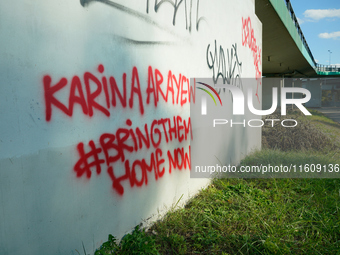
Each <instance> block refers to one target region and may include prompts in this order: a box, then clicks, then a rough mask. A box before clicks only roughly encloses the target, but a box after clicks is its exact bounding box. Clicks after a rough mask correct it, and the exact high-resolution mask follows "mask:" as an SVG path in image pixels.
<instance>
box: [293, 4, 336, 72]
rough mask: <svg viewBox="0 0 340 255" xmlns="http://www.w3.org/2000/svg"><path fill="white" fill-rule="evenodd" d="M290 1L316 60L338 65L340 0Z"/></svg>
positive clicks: (320, 62)
mask: <svg viewBox="0 0 340 255" xmlns="http://www.w3.org/2000/svg"><path fill="white" fill-rule="evenodd" d="M290 2H291V4H292V6H293V10H294V12H295V16H296V17H297V18H298V21H299V24H300V27H301V29H302V32H303V34H304V36H305V38H306V41H307V43H308V46H309V48H310V50H311V52H312V54H313V56H314V59H315V60H316V62H317V63H319V64H323V65H329V64H331V65H335V64H336V65H339V66H340V0H290ZM330 52H331V53H330Z"/></svg>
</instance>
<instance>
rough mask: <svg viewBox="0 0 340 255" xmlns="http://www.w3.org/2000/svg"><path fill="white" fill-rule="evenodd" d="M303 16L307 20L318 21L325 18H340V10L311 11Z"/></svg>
mask: <svg viewBox="0 0 340 255" xmlns="http://www.w3.org/2000/svg"><path fill="white" fill-rule="evenodd" d="M303 15H304V16H305V18H307V19H312V20H314V21H318V20H320V19H324V18H340V9H323V10H321V9H310V10H306V11H305V12H304V13H303Z"/></svg>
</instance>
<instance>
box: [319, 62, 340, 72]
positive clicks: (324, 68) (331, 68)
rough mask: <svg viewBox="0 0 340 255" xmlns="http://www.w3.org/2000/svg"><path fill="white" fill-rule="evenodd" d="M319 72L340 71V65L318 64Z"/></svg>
mask: <svg viewBox="0 0 340 255" xmlns="http://www.w3.org/2000/svg"><path fill="white" fill-rule="evenodd" d="M316 71H317V72H338V73H340V66H338V65H320V64H317V65H316Z"/></svg>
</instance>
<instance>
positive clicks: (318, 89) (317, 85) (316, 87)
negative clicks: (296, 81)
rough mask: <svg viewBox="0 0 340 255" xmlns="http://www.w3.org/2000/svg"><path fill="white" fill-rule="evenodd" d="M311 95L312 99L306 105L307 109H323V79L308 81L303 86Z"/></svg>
mask: <svg viewBox="0 0 340 255" xmlns="http://www.w3.org/2000/svg"><path fill="white" fill-rule="evenodd" d="M302 87H303V88H306V89H308V90H309V91H310V93H311V99H310V100H309V101H308V102H307V103H306V104H305V106H306V107H316V108H319V107H321V99H322V80H321V79H307V80H306V81H305V82H304V83H303V84H302Z"/></svg>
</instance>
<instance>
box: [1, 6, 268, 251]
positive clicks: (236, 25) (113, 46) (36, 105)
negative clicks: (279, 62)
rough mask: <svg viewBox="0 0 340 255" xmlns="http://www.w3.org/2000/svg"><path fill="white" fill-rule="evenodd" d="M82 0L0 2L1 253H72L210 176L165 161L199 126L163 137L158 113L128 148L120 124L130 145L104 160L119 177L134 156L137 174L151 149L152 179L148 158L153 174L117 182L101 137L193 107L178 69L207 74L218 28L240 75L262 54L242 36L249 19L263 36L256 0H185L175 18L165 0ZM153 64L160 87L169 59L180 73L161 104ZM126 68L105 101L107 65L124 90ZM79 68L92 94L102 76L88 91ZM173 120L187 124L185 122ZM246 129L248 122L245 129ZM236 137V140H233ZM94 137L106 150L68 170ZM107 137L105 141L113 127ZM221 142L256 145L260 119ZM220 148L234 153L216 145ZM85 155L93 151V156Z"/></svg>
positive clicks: (246, 147) (151, 213) (249, 72)
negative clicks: (144, 140)
mask: <svg viewBox="0 0 340 255" xmlns="http://www.w3.org/2000/svg"><path fill="white" fill-rule="evenodd" d="M85 2H86V1H83V0H82V1H78V0H71V1H70V0H59V1H51V0H35V1H29V0H18V1H15V2H10V1H9V2H8V1H7V2H4V1H2V2H0V38H1V41H0V42H1V43H0V45H1V47H0V59H1V60H0V77H1V81H0V130H1V133H0V208H1V209H0V254H4V255H7V254H16V255H20V254H78V253H77V252H76V250H78V251H80V250H82V242H83V243H84V245H85V248H86V250H87V252H88V253H90V252H93V251H94V250H95V249H96V248H98V247H99V246H100V245H101V243H102V242H104V241H106V240H107V236H108V234H109V233H111V234H113V235H116V236H118V237H121V236H123V235H124V234H125V233H126V232H128V231H130V230H131V229H132V228H133V227H134V226H135V225H137V224H139V223H140V222H142V221H144V220H146V219H149V218H150V217H152V218H150V219H149V220H153V219H155V218H156V217H157V216H158V215H161V214H163V213H164V212H165V211H166V209H167V208H169V207H170V206H172V205H173V204H174V203H176V202H177V201H178V199H179V198H180V197H181V196H182V195H183V197H182V199H181V203H180V204H183V203H184V202H185V201H186V200H187V199H188V198H189V197H190V196H192V195H193V194H195V193H196V192H197V191H198V190H199V189H200V188H202V187H204V186H205V185H207V184H208V182H209V180H208V179H192V178H189V177H190V170H189V167H188V166H187V167H186V169H182V170H179V169H178V168H177V169H172V172H171V173H169V160H168V154H167V152H168V151H170V153H172V154H173V151H174V149H177V148H178V149H180V150H181V149H183V151H185V152H186V153H189V145H190V142H194V141H197V142H200V138H199V137H198V136H197V137H196V136H195V133H193V140H192V141H190V135H189V136H188V137H187V139H184V140H181V139H178V137H177V138H175V137H173V139H172V140H170V138H169V137H168V139H169V140H168V142H167V141H166V137H165V133H167V132H168V131H169V130H168V127H167V126H166V127H165V130H166V132H165V133H164V132H163V126H162V124H161V123H158V125H157V126H155V127H157V128H160V129H161V130H162V132H161V136H162V138H161V142H160V144H159V145H155V146H153V145H152V143H151V145H150V147H149V148H146V146H145V145H143V148H141V149H140V148H139V147H138V146H137V147H136V148H134V145H135V143H136V142H135V140H134V137H133V135H132V134H131V133H128V136H129V137H128V139H127V141H124V138H123V136H122V137H121V140H122V144H120V148H122V147H123V146H124V144H125V145H126V146H132V147H133V151H132V152H128V151H125V159H124V160H123V161H118V162H114V163H112V162H111V163H110V162H109V166H110V167H113V171H114V173H115V175H116V177H117V178H119V177H121V176H124V173H125V167H124V164H125V163H126V161H127V160H128V161H129V163H130V165H131V164H132V162H137V167H136V172H137V173H136V180H137V181H140V180H141V177H142V176H141V174H140V173H141V171H140V167H139V166H138V162H141V161H142V160H143V159H145V161H146V163H147V164H150V159H151V158H152V157H153V156H152V155H154V158H155V160H156V157H155V155H157V156H158V158H159V160H158V162H159V163H160V175H161V174H162V169H163V168H164V175H162V176H160V175H158V178H157V180H155V179H156V177H155V173H154V170H152V172H148V173H147V176H148V181H147V182H146V180H145V179H144V181H143V182H142V183H141V186H140V187H137V185H134V184H133V181H132V182H130V181H129V179H126V180H123V181H121V184H122V188H121V189H120V194H119V192H118V190H119V189H118V188H117V187H116V186H115V187H113V181H112V179H111V178H110V176H109V174H108V165H107V164H106V163H107V162H106V161H105V153H104V149H103V146H102V145H101V144H100V138H101V137H102V139H103V138H104V136H103V134H111V138H112V139H113V136H112V135H117V131H118V130H122V129H128V130H130V129H133V130H134V131H135V130H136V128H137V127H138V128H139V129H140V130H142V131H143V133H144V126H145V125H147V126H148V130H149V132H151V131H150V129H151V126H152V123H153V121H154V120H156V121H161V120H162V119H165V118H170V119H171V120H172V118H173V116H180V117H181V119H182V120H186V122H187V121H188V118H189V117H190V105H189V102H188V100H189V98H188V93H186V92H185V90H187V88H188V87H187V86H188V82H187V79H183V78H182V81H183V89H182V88H181V86H180V92H179V101H178V102H179V103H176V102H177V95H178V89H177V87H176V84H175V82H176V81H175V80H178V79H179V76H180V75H181V77H183V76H185V77H186V78H188V79H189V78H193V77H203V78H205V77H208V78H209V77H212V76H213V72H212V70H211V69H210V68H209V67H208V64H207V60H206V52H207V46H208V45H209V44H210V45H211V46H213V45H214V42H215V40H216V42H217V45H218V46H217V47H219V46H222V47H223V49H224V50H225V51H226V50H227V49H229V50H230V49H231V48H232V46H233V45H237V54H238V58H239V60H240V61H241V62H242V70H241V71H240V73H239V75H240V76H241V77H243V78H249V77H255V76H256V67H257V71H259V70H260V71H261V70H262V65H261V63H257V64H256V63H255V62H256V61H255V60H256V59H258V53H254V51H252V49H251V48H249V45H248V44H245V45H243V44H242V40H244V38H243V39H242V33H244V34H243V37H244V36H245V35H246V32H247V31H250V32H251V30H252V29H254V31H255V32H254V38H256V40H257V41H256V45H257V46H259V49H261V47H262V41H261V37H262V36H261V31H262V29H261V24H260V22H259V21H258V19H257V17H256V16H255V14H254V1H253V0H242V1H213V2H212V1H207V0H204V1H203V0H201V1H199V6H198V1H195V0H193V1H189V0H187V1H183V2H181V4H180V5H179V6H178V8H177V12H176V15H175V22H174V24H173V17H174V10H175V8H174V7H172V5H171V4H170V3H169V2H165V3H163V4H161V6H159V8H158V9H157V11H155V9H154V4H155V1H137V0H134V1H122V0H120V1H118V0H115V1H113V0H112V1H109V0H108V1H88V2H89V4H86V3H85ZM148 2H149V9H148V12H147V3H148ZM174 2H176V1H174ZM191 3H192V5H191ZM190 10H191V11H190ZM197 10H198V12H197ZM197 13H198V14H197ZM248 17H249V18H250V20H251V26H250V25H249V29H248V30H247V29H243V27H242V18H244V19H247V18H248ZM197 20H199V22H198V26H197ZM259 59H260V58H259ZM254 63H255V64H254ZM100 65H102V66H103V67H104V71H103V72H102V73H100V72H99V70H98V67H99V66H100ZM149 67H151V68H152V74H153V76H151V77H153V78H154V79H160V76H159V75H158V76H157V77H155V69H158V70H159V73H160V74H161V75H162V76H163V81H162V83H160V88H161V90H162V91H163V92H164V93H165V94H166V90H167V83H168V77H169V71H171V74H173V75H174V77H175V78H176V79H175V78H174V77H172V76H170V77H172V79H170V80H169V81H170V83H171V81H172V83H173V86H174V94H175V100H174V101H175V103H174V104H173V103H172V97H171V96H170V95H171V92H169V95H168V96H169V97H168V100H167V101H166V100H164V99H163V97H162V95H161V94H159V98H158V102H157V107H156V106H155V104H154V103H155V101H154V94H153V93H150V101H149V102H148V100H147V98H148V93H147V88H148V79H150V77H149V76H148V70H149V69H148V68H149ZM99 69H100V68H99ZM133 70H136V71H137V72H138V81H139V83H140V88H138V87H137V76H135V77H134V79H132V78H133V77H132V76H133V75H132V74H133ZM124 73H125V74H126V90H127V106H126V107H125V108H124V107H122V105H121V103H120V101H117V105H116V106H115V107H114V106H113V104H112V101H111V100H112V95H111V89H110V85H109V86H108V91H109V92H110V96H109V97H110V98H109V105H110V107H108V106H107V105H106V98H107V96H106V94H105V90H104V88H105V85H104V82H103V77H106V79H107V82H108V84H110V77H114V78H115V80H116V82H117V86H118V87H119V89H120V90H121V91H122V89H123V80H124V79H123V75H124ZM91 74H92V76H91ZM135 75H136V73H135ZM257 75H258V74H257ZM77 77H79V81H80V82H79V83H77V81H78V80H77ZM86 77H92V78H91V81H90V82H89V84H88V88H89V89H90V93H91V94H95V91H96V90H97V89H98V88H101V90H102V91H101V92H100V93H98V94H99V95H98V96H95V95H94V96H93V97H95V99H93V100H92V99H91V96H90V97H89V98H88V93H87V91H86V84H85V83H86V82H85V80H86ZM93 77H96V78H97V79H98V82H99V84H96V83H95V81H94V80H96V78H93ZM49 78H50V82H51V83H49V81H48V79H49ZM63 78H66V80H67V81H66V80H65V79H63ZM72 80H73V84H74V88H76V92H75V93H74V94H73V98H77V99H75V101H76V103H75V104H74V107H73V113H72V116H69V115H71V113H70V107H69V100H70V97H71V96H70V94H72V93H71V84H72ZM104 80H105V79H104ZM132 80H133V81H134V84H135V85H134V87H133V91H134V92H133V93H131V90H132V83H133V82H132ZM155 83H156V81H155ZM58 84H59V85H58ZM77 84H78V85H77ZM151 84H152V83H151ZM64 85H65V86H64ZM191 85H192V84H191ZM44 86H45V87H44ZM53 86H56V87H53ZM58 86H60V87H58ZM63 86H64V87H63ZM49 87H50V88H51V89H52V90H49ZM150 87H151V85H150ZM80 88H81V91H83V93H84V97H83V98H84V100H85V102H84V103H83V104H84V109H83V108H82V107H81V105H80V104H79V102H81V101H82V100H83V99H82V97H81V93H80V92H79V90H80ZM53 89H54V91H53ZM261 90H262V88H261V85H260V87H259V92H258V99H259V101H261V100H262V94H261ZM53 92H55V93H53ZM139 92H140V93H139ZM131 95H132V96H131ZM197 95H198V94H197ZM139 96H140V98H139ZM181 97H182V100H183V104H182V105H181V103H180V102H181ZM71 98H72V97H71ZM131 98H132V99H131ZM185 99H187V101H186V102H185V103H184V101H185ZM77 100H78V101H77ZM117 100H118V99H117ZM156 100H157V98H156ZM191 100H192V99H191ZM71 101H72V100H71ZM89 101H93V102H92V105H93V114H92V116H89V115H90V114H89V111H90V110H89V109H90V108H91V107H89ZM58 102H60V103H58ZM77 102H78V103H77ZM58 104H59V106H60V107H59V108H63V107H64V108H65V109H66V110H65V112H64V111H62V110H61V109H59V108H58V107H57V105H58ZM49 105H51V114H50V115H49V113H48V111H49V110H48V107H49ZM259 105H260V103H258V105H257V106H255V107H260V106H259ZM141 106H142V107H143V111H142V110H141ZM71 108H72V107H71ZM98 108H100V109H98ZM67 113H68V114H67ZM230 117H232V116H230ZM128 119H130V120H131V121H132V125H131V127H129V126H128V125H127V123H126V122H127V120H128ZM179 124H180V125H181V121H180V119H179ZM165 125H166V124H165ZM172 125H173V123H172ZM193 128H195V127H193ZM154 131H155V130H154ZM177 131H178V129H177ZM128 132H130V131H128ZM156 132H157V130H156ZM178 132H179V133H178V134H179V135H181V134H184V133H183V129H179V131H178ZM252 132H253V133H252ZM244 133H247V134H248V135H247V136H246V139H245V137H244V136H243V134H244ZM167 134H169V133H167ZM228 137H229V138H228ZM231 137H232V139H233V141H234V142H235V144H232V143H230V141H229V140H228V139H230V138H231ZM115 139H116V140H115V141H117V138H116V137H115ZM154 139H157V138H156V136H155V137H154ZM90 141H93V144H94V146H95V147H96V148H97V150H98V154H97V156H98V159H99V160H102V161H100V164H98V167H96V166H91V167H90V168H89V169H90V172H91V173H92V175H91V177H90V178H87V177H86V173H83V174H81V173H80V172H79V171H78V173H79V176H78V177H77V173H76V171H75V170H74V167H75V166H76V165H77V162H79V160H80V154H79V151H78V150H77V147H78V146H80V144H82V143H83V145H84V150H85V153H88V152H89V151H90V149H91V147H90V145H89V142H90ZM103 141H104V142H105V143H109V138H106V139H103ZM136 141H138V140H136ZM222 144H224V145H227V146H228V147H229V148H230V149H231V150H233V151H234V155H235V157H236V158H237V160H238V159H240V158H241V157H243V156H244V155H245V153H247V152H249V151H250V150H251V149H252V148H254V147H259V146H260V131H259V130H257V131H252V130H250V129H244V130H238V131H235V132H233V131H230V132H228V135H227V137H226V138H225V139H220V140H219V144H217V145H215V144H214V146H216V148H219V147H220V146H222ZM137 145H138V144H137ZM160 151H161V152H160ZM108 152H109V154H110V156H111V157H114V155H115V149H112V148H110V149H109V150H108ZM152 153H153V154H152ZM210 156H212V154H211V155H210ZM222 157H225V158H228V157H229V156H226V155H224V156H223V153H222ZM162 159H163V160H164V162H163V161H162ZM136 160H137V161H136ZM237 160H235V163H236V161H237ZM88 162H89V163H90V162H94V159H93V158H89V159H88ZM225 162H226V161H225ZM177 164H179V165H180V162H179V160H178V162H177ZM97 170H98V171H99V170H100V173H99V174H97V172H96V171H97ZM133 179H134V178H132V177H131V180H133ZM114 183H117V181H116V182H114Z"/></svg>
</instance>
